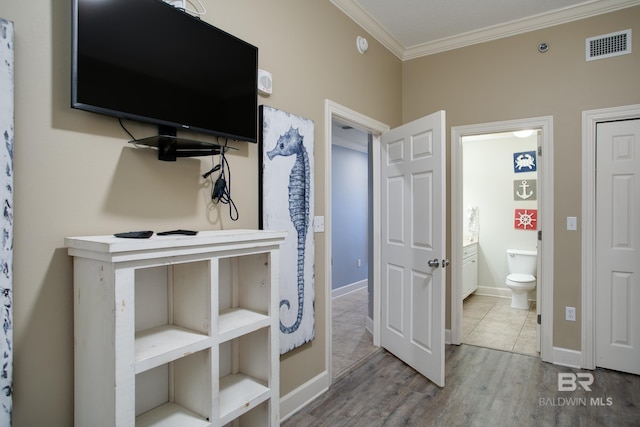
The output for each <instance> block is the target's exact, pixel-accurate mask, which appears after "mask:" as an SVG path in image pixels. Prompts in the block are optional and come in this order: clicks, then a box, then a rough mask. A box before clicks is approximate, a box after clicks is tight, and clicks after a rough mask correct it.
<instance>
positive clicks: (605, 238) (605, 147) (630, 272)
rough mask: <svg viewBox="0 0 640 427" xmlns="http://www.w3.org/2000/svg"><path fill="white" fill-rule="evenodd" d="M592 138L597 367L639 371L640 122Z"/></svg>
mask: <svg viewBox="0 0 640 427" xmlns="http://www.w3.org/2000/svg"><path fill="white" fill-rule="evenodd" d="M596 139H597V142H596V152H597V153H596V171H597V172H596V173H597V178H596V200H597V202H596V221H597V224H596V260H597V264H596V292H595V301H596V310H595V316H596V319H595V325H596V365H597V366H600V367H603V368H609V369H615V370H618V371H624V372H630V373H633V374H640V310H639V309H638V308H639V307H640V262H639V261H640V225H639V222H638V220H639V218H640V159H639V157H640V120H629V121H619V122H610V123H598V127H597V135H596Z"/></svg>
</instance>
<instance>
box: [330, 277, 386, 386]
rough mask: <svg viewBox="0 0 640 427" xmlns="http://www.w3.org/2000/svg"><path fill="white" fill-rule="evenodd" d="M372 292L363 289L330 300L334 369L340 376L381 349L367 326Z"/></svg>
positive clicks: (335, 374)
mask: <svg viewBox="0 0 640 427" xmlns="http://www.w3.org/2000/svg"><path fill="white" fill-rule="evenodd" d="M368 295H369V291H368V290H367V288H362V289H360V290H357V291H355V292H351V293H349V294H346V295H342V296H339V297H337V298H334V299H332V300H331V304H332V307H331V309H332V312H333V314H332V329H333V337H332V338H333V341H332V353H333V355H332V356H333V357H332V367H331V368H332V372H333V379H334V380H335V379H336V378H339V377H340V376H342V375H344V374H345V373H347V372H349V371H350V370H351V369H352V368H354V367H356V366H358V365H359V362H362V361H363V360H365V359H366V358H367V356H369V355H371V354H373V353H375V352H376V351H378V350H379V348H378V347H374V346H373V337H372V335H371V333H369V331H367V329H366V325H367V299H368Z"/></svg>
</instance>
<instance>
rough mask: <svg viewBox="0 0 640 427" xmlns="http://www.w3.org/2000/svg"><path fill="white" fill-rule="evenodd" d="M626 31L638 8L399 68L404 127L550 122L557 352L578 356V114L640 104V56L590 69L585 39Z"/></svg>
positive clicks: (636, 24) (637, 22) (637, 21)
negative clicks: (431, 117) (432, 120)
mask: <svg viewBox="0 0 640 427" xmlns="http://www.w3.org/2000/svg"><path fill="white" fill-rule="evenodd" d="M628 28H631V29H632V31H633V36H634V38H635V39H638V34H640V7H634V8H630V9H626V10H622V11H619V12H615V13H610V14H606V15H602V16H599V17H594V18H590V19H586V20H582V21H578V22H574V23H569V24H565V25H561V26H556V27H552V28H547V29H543V30H539V31H535V32H531V33H527V34H523V35H518V36H514V37H509V38H506V39H501V40H497V41H493V42H488V43H484V44H480V45H476V46H471V47H467V48H462V49H457V50H453V51H449V52H445V53H441V54H437V55H431V56H428V57H424V58H419V59H415V60H411V61H407V62H405V63H404V64H403V80H402V81H403V92H402V93H403V96H402V112H403V114H402V116H403V121H404V122H406V121H409V120H412V119H415V118H417V117H420V116H423V115H425V114H428V113H431V112H433V111H436V110H446V113H447V138H448V139H450V135H451V130H450V128H451V126H461V125H471V124H477V123H486V122H494V121H502V120H510V119H521V118H528V117H539V116H548V115H552V116H553V130H554V135H553V140H554V153H553V154H554V163H555V169H554V171H553V172H554V181H555V182H554V193H555V195H554V204H555V212H554V227H555V245H554V253H555V256H554V264H555V274H554V295H553V297H554V308H553V316H554V328H553V329H554V333H553V345H554V346H557V347H563V348H568V349H573V350H581V343H580V334H581V322H580V321H577V322H567V321H565V320H564V307H565V306H573V307H576V308H577V314H578V319H580V316H581V283H580V280H581V279H580V268H581V267H580V266H581V263H580V258H581V253H580V251H581V246H580V245H581V238H580V231H578V232H571V231H566V217H567V216H577V217H578V224H580V215H581V202H582V201H581V191H582V187H581V186H582V182H581V167H580V164H581V156H582V152H581V147H582V146H581V144H582V122H581V120H582V115H581V114H582V111H583V110H590V109H597V108H606V107H614V106H621V105H630V104H637V103H640V52H638V50H637V49H635V50H634V52H633V53H632V54H630V55H625V56H619V57H615V58H611V59H604V60H598V61H591V62H586V61H585V52H584V51H585V38H587V37H592V36H598V35H602V34H608V33H611V32H614V31H619V30H625V29H628ZM541 42H547V43H548V44H549V46H550V49H549V51H548V52H547V53H544V54H542V53H539V52H538V50H537V48H538V45H539V44H540V43H541ZM449 143H450V141H449ZM450 154H451V153H450V150H449V152H448V154H447V155H448V161H447V164H448V165H450V164H451V159H450ZM450 172H451V168H450V167H449V169H448V173H449V177H448V182H451V179H450V178H451V177H450ZM449 193H450V192H449ZM447 203H448V206H449V207H450V206H451V201H450V199H449V200H448V202H447ZM448 211H449V212H450V209H449V210H448ZM447 231H448V232H447V235H448V236H451V230H450V229H449V230H447ZM447 247H448V248H451V242H450V241H449V242H448V243H447ZM450 255H451V253H450V249H449V254H447V256H449V257H450ZM450 279H451V277H450V274H449V275H448V281H450ZM448 289H451V287H450V286H448ZM447 317H449V316H448V315H447ZM449 324H450V323H449V319H448V318H447V325H449Z"/></svg>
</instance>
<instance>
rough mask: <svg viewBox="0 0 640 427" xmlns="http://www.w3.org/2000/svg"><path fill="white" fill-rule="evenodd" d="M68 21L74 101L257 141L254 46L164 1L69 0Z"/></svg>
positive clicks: (84, 107)
mask: <svg viewBox="0 0 640 427" xmlns="http://www.w3.org/2000/svg"><path fill="white" fill-rule="evenodd" d="M72 27H73V28H72V36H73V37H72V41H73V47H72V82H71V106H72V107H73V108H78V109H81V110H87V111H92V112H96V113H101V114H107V115H111V116H115V117H119V118H124V119H133V120H136V121H141V122H148V123H153V124H157V125H159V127H160V128H161V129H170V130H171V129H190V130H193V131H196V132H202V133H206V134H212V135H216V136H222V137H226V138H230V139H233V140H241V141H249V142H256V141H257V126H258V118H257V114H258V105H257V102H258V96H257V95H258V94H257V79H258V49H257V48H256V47H255V46H252V45H251V44H249V43H246V42H244V41H243V40H240V39H239V38H237V37H235V36H233V35H231V34H228V33H226V32H224V31H222V30H220V29H218V28H216V27H214V26H213V25H210V24H208V23H206V22H204V21H203V20H201V19H199V18H196V17H194V16H192V15H190V14H188V13H185V12H183V11H181V10H179V9H177V8H175V7H174V6H171V5H169V4H167V3H165V2H163V1H161V0H73V25H72ZM174 132H175V131H174ZM174 135H175V133H174Z"/></svg>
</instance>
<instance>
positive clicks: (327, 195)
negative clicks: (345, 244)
mask: <svg viewBox="0 0 640 427" xmlns="http://www.w3.org/2000/svg"><path fill="white" fill-rule="evenodd" d="M334 118H335V119H338V120H340V122H341V123H345V124H348V125H350V126H353V127H354V128H357V129H361V130H364V131H366V132H368V133H371V135H372V138H371V139H372V148H371V153H370V156H371V158H372V165H373V166H372V175H373V200H372V206H373V208H372V209H373V220H372V222H373V224H372V227H373V229H374V230H380V214H379V213H380V134H382V133H383V132H386V131H387V130H389V126H388V125H386V124H384V123H382V122H379V121H377V120H375V119H372V118H370V117H367V116H365V115H364V114H361V113H358V112H357V111H354V110H352V109H350V108H348V107H344V106H342V105H340V104H338V103H336V102H333V101H331V100H329V99H327V100H325V108H324V122H325V123H324V125H325V144H324V147H325V152H324V158H325V161H324V166H325V167H324V174H325V175H324V176H325V182H324V189H325V191H324V208H325V212H331V177H332V175H331V140H332V136H331V134H332V126H331V124H332V121H333V119H334ZM324 232H325V236H324V238H325V242H324V243H325V244H324V248H325V249H324V254H325V258H324V259H325V263H324V264H325V269H324V270H325V271H324V277H325V301H327V304H326V309H325V310H326V312H325V331H326V334H325V349H326V353H325V372H327V373H328V377H329V382H331V379H332V378H333V374H332V372H331V358H332V356H331V355H332V343H331V338H332V336H333V329H332V325H331V316H332V308H331V303H330V301H331V277H332V276H331V259H332V256H333V255H332V253H331V232H332V224H331V215H325V221H324ZM371 244H372V245H373V265H374V267H373V277H370V278H369V280H371V281H372V289H373V295H372V296H373V322H372V323H373V324H372V327H373V331H372V335H373V345H375V346H379V345H380V269H379V265H380V263H379V262H378V260H379V259H380V236H379V233H375V232H374V233H373V242H371Z"/></svg>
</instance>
